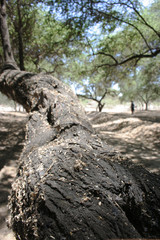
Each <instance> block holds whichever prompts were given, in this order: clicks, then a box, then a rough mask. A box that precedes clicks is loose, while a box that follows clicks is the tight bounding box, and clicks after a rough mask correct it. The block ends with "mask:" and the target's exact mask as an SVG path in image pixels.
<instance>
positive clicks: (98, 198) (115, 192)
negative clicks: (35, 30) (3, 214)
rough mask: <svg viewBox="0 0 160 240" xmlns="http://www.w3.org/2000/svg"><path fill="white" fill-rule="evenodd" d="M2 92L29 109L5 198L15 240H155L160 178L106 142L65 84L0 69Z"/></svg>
mask: <svg viewBox="0 0 160 240" xmlns="http://www.w3.org/2000/svg"><path fill="white" fill-rule="evenodd" d="M0 90H1V91H2V92H3V93H5V94H7V95H9V96H10V97H11V98H13V99H14V100H16V101H17V102H19V103H20V104H22V105H23V106H24V107H25V108H26V110H27V111H28V112H29V115H28V116H29V117H28V124H27V132H26V143H25V147H24V149H23V152H22V155H21V157H20V164H19V169H18V173H17V178H16V180H15V181H14V183H13V185H12V193H11V196H10V203H9V206H10V209H11V216H12V217H11V226H12V228H13V230H14V232H15V235H16V239H17V240H18V239H21V240H36V239H38V240H42V239H43V240H50V239H56V240H59V239H61V240H62V239H63V240H64V239H67V240H68V239H70V240H71V239H72V240H73V239H74V240H83V239H84V240H87V239H92V240H98V239H102V240H105V239H115V238H116V239H117V238H142V237H144V238H160V230H159V229H160V181H159V180H160V177H159V176H158V175H153V174H150V173H149V172H147V171H146V170H145V169H143V168H142V167H139V166H134V165H133V164H132V163H129V162H128V161H124V160H123V157H122V156H119V155H117V154H116V153H115V152H113V151H112V149H110V148H109V147H108V146H107V145H106V144H104V143H103V142H102V141H101V139H99V138H98V136H97V135H96V134H95V133H94V131H93V129H92V126H91V125H90V123H89V122H88V120H87V118H86V115H85V112H84V110H83V109H82V107H81V106H80V104H79V102H78V100H77V98H76V96H75V95H74V94H73V93H72V91H71V90H70V89H69V88H68V87H67V86H66V85H64V84H63V83H62V82H60V81H58V80H57V79H55V78H53V77H52V76H49V75H45V74H39V75H35V74H32V73H27V72H21V71H18V70H5V71H4V72H3V73H2V74H1V77H0Z"/></svg>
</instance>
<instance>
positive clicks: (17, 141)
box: [0, 113, 27, 240]
mask: <svg viewBox="0 0 160 240" xmlns="http://www.w3.org/2000/svg"><path fill="white" fill-rule="evenodd" d="M26 120H27V118H26V114H23V113H0V236H1V239H3V240H13V239H14V236H13V233H12V231H11V230H9V229H8V227H7V224H6V219H7V217H8V215H9V211H8V207H7V203H8V195H9V194H10V189H11V184H12V182H13V180H14V178H15V175H16V168H17V164H18V158H19V156H20V153H21V151H22V149H23V142H24V137H25V123H26Z"/></svg>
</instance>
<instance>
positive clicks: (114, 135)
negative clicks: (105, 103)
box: [88, 111, 160, 173]
mask: <svg viewBox="0 0 160 240" xmlns="http://www.w3.org/2000/svg"><path fill="white" fill-rule="evenodd" d="M88 117H89V119H90V120H91V122H92V124H93V127H94V128H95V130H96V132H97V133H98V134H99V136H100V137H101V138H102V139H103V140H104V141H106V142H107V144H109V145H111V146H112V147H114V149H115V150H116V151H119V152H120V153H122V154H123V155H125V156H127V157H128V158H129V159H130V160H132V161H133V162H135V163H137V164H141V165H143V166H144V167H145V168H146V169H147V170H149V171H150V172H156V173H160V111H147V112H146V111H141V112H137V113H136V114H134V115H131V114H129V113H106V112H102V113H96V112H90V113H88Z"/></svg>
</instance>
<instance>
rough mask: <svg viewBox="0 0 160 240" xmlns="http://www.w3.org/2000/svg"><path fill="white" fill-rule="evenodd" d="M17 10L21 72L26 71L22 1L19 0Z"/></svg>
mask: <svg viewBox="0 0 160 240" xmlns="http://www.w3.org/2000/svg"><path fill="white" fill-rule="evenodd" d="M17 10H18V20H19V22H18V29H19V31H18V42H19V46H18V48H19V66H20V69H21V70H25V67H24V54H23V39H22V16H21V9H20V1H19V0H17Z"/></svg>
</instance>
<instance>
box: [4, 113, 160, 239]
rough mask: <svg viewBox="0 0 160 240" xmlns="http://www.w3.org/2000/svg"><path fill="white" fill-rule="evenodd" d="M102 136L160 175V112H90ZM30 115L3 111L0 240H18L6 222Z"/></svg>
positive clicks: (116, 147) (89, 114) (129, 156)
mask: <svg viewBox="0 0 160 240" xmlns="http://www.w3.org/2000/svg"><path fill="white" fill-rule="evenodd" d="M87 115H88V118H89V119H90V121H91V122H92V124H93V127H94V129H95V131H96V132H97V133H98V134H99V136H100V137H101V138H102V139H103V140H104V141H106V142H107V144H108V145H110V146H112V147H113V148H114V150H115V151H117V152H120V153H122V154H123V155H124V156H125V157H128V158H129V159H130V160H132V161H133V162H135V163H136V164H142V165H143V166H144V167H145V168H147V169H148V170H149V171H150V172H154V173H156V174H159V173H160V111H147V112H145V111H141V112H136V113H135V114H134V115H131V114H130V113H129V112H125V113H118V112H116V113H115V112H112V113H111V112H102V113H98V112H87ZM26 121H27V114H25V113H17V112H0V239H3V240H15V238H14V235H13V233H12V231H11V230H9V229H8V227H7V223H6V219H7V218H8V216H9V210H8V207H7V202H8V195H9V193H10V189H11V183H12V182H13V180H14V178H15V176H16V168H17V165H18V158H19V155H20V153H21V151H22V149H23V142H24V136H25V123H26Z"/></svg>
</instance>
